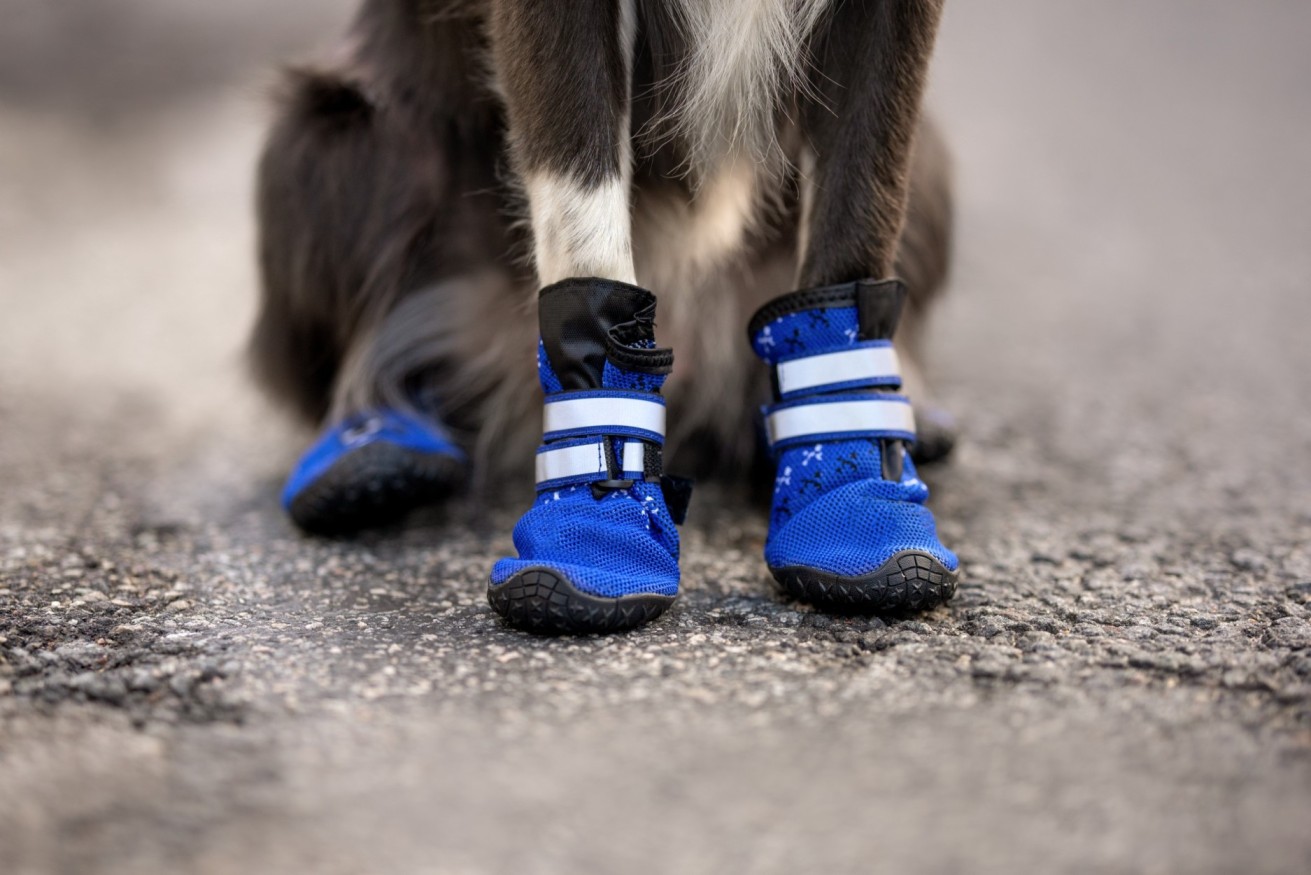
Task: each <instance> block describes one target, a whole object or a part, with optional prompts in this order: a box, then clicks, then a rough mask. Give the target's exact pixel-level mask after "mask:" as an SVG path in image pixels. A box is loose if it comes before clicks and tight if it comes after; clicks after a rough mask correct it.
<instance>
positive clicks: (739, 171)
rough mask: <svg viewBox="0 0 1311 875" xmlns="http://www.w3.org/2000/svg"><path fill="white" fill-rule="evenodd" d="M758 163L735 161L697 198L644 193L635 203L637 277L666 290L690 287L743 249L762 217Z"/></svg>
mask: <svg viewBox="0 0 1311 875" xmlns="http://www.w3.org/2000/svg"><path fill="white" fill-rule="evenodd" d="M755 170H756V168H755V166H754V165H753V164H751V163H749V162H746V161H739V162H733V163H731V164H730V165H728V166H726V167H725V168H724V169H722V170H720V171H719V172H717V173H715V174H713V175H712V176H711V177H710V178H709V179H708V180H706V181H705V183H704V185H703V186H702V187H701V189H700V191H698V192H697V195H696V197H695V198H694V199H692V200H690V201H689V200H687V199H686V198H685V197H683V196H682V195H681V194H673V193H662V192H645V193H642V192H639V200H638V201H637V202H636V203H635V205H634V208H635V209H634V216H633V223H634V235H635V237H636V238H637V239H638V240H639V241H641V242H642V244H643V245H642V246H641V247H639V248H638V249H637V251H636V253H635V255H636V263H637V273H638V278H639V279H640V280H641V283H642V284H643V285H645V286H646V287H647V288H653V289H660V290H661V291H665V290H672V289H676V288H680V287H685V286H687V285H689V284H692V283H694V282H695V277H697V276H698V275H700V274H704V273H707V272H710V271H714V270H717V269H719V268H721V267H723V266H724V265H726V264H728V263H730V262H731V261H733V260H734V259H736V258H738V257H740V256H741V254H742V248H743V244H744V242H745V237H746V233H747V231H748V230H749V229H750V228H751V226H752V223H753V222H754V221H755V220H756V219H757V218H758V216H759V211H758V210H757V203H758V200H759V194H758V190H757V189H758V184H759V183H758V180H757V178H756V172H755Z"/></svg>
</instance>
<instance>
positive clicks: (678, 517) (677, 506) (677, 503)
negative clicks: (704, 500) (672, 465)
mask: <svg viewBox="0 0 1311 875" xmlns="http://www.w3.org/2000/svg"><path fill="white" fill-rule="evenodd" d="M660 491H661V492H662V493H664V497H665V507H667V508H669V516H670V517H672V518H673V520H674V525H677V526H681V525H682V524H683V522H684V521H685V520H686V519H687V506H688V505H689V504H691V503H692V480H691V478H688V477H671V476H670V475H668V474H664V475H661V477H660Z"/></svg>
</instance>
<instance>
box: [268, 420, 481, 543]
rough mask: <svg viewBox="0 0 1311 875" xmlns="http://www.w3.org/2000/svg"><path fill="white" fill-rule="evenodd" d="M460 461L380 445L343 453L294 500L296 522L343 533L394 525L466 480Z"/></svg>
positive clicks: (317, 530)
mask: <svg viewBox="0 0 1311 875" xmlns="http://www.w3.org/2000/svg"><path fill="white" fill-rule="evenodd" d="M466 476H467V471H466V466H465V464H464V463H463V462H462V461H460V460H459V459H455V458H452V457H450V456H439V455H434V454H432V453H419V452H415V451H414V450H407V449H405V448H404V447H398V446H396V445H395V444H387V443H376V444H369V445H368V446H365V447H360V448H359V449H358V450H355V451H354V452H351V453H349V454H347V455H346V456H343V457H342V458H341V459H339V460H338V461H337V462H336V464H334V465H333V466H332V467H331V468H329V469H328V470H327V471H326V472H325V473H324V474H323V475H322V476H320V477H319V479H318V480H316V481H314V483H312V484H310V485H309V486H308V487H306V488H305V489H304V490H302V491H301V493H300V494H299V495H297V496H296V497H295V499H293V500H292V502H291V506H290V507H289V508H288V512H289V513H290V514H291V518H292V520H293V521H294V522H295V523H296V525H298V526H300V527H301V528H302V529H304V530H305V531H307V532H310V533H312V534H316V535H328V536H341V535H349V534H353V533H355V532H360V531H363V530H365V529H370V528H375V527H377V526H384V525H388V524H390V523H394V522H396V521H397V520H399V519H401V518H402V517H404V516H405V515H406V514H408V513H410V512H411V511H413V510H415V509H416V508H419V507H423V506H424V505H428V504H434V503H436V502H437V501H440V500H441V499H443V498H445V497H447V496H448V495H450V494H451V493H452V492H454V491H456V490H457V489H458V488H459V487H460V486H462V485H463V484H464V481H465V477H466Z"/></svg>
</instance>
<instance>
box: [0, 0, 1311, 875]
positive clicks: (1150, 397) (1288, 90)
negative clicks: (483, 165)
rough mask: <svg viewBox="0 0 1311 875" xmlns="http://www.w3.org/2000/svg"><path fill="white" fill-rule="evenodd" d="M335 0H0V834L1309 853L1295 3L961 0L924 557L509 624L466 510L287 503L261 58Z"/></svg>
mask: <svg viewBox="0 0 1311 875" xmlns="http://www.w3.org/2000/svg"><path fill="white" fill-rule="evenodd" d="M353 7H354V3H353V2H350V0H281V2H278V3H263V2H256V0H227V2H224V3H212V2H200V0H167V2H166V0H58V2H54V0H0V22H3V24H0V788H3V790H0V870H3V871H6V872H20V873H26V872H56V871H58V872H80V871H113V872H119V871H121V872H134V873H141V872H155V871H161V872H162V871H203V872H229V871H232V872H238V871H283V870H286V871H315V872H373V871H377V872H396V871H415V872H420V871H422V872H428V871H432V872H447V871H458V872H468V871H516V872H536V871H543V872H545V871H598V872H600V871H614V870H615V869H617V868H623V869H628V870H630V871H633V870H637V869H647V868H650V869H653V870H655V869H674V868H677V869H678V870H680V871H687V872H698V871H726V870H727V871H738V870H743V871H745V870H756V871H780V872H783V871H798V870H815V869H821V868H823V869H827V870H830V871H862V872H863V871H872V870H878V869H887V870H889V871H933V872H949V871H962V870H971V869H981V870H991V869H1000V868H1003V867H1004V868H1007V869H1009V870H1012V871H1013V870H1015V869H1016V868H1019V869H1020V870H1021V871H1031V870H1034V869H1037V868H1038V866H1039V865H1041V866H1042V868H1043V869H1045V870H1048V871H1145V872H1167V871H1192V872H1230V871H1238V870H1242V871H1250V872H1305V871H1307V870H1308V868H1309V867H1311V837H1309V834H1308V833H1307V830H1306V825H1307V823H1311V622H1309V620H1311V609H1309V608H1308V604H1309V603H1311V410H1309V409H1308V405H1309V402H1311V343H1308V341H1307V336H1308V327H1309V326H1311V245H1308V241H1311V210H1309V209H1308V204H1311V166H1309V164H1308V158H1307V155H1308V146H1307V144H1308V143H1309V142H1311V52H1308V50H1307V47H1308V46H1309V45H1311V5H1309V4H1307V3H1306V2H1304V0H1252V2H1246V3H1241V4H1240V3H1234V2H1231V0H1153V2H1148V3H1144V2H1137V0H1067V2H1061V3H1050V2H1042V0H960V2H953V3H948V11H947V14H946V18H945V23H944V27H943V31H942V35H941V40H940V43H939V51H938V59H937V62H936V66H935V68H934V74H933V86H932V94H931V98H930V105H931V108H932V111H933V112H935V114H937V115H938V116H939V117H940V119H941V120H942V122H943V125H944V127H945V129H946V130H947V132H948V134H949V137H950V140H951V143H952V145H953V148H954V151H955V155H956V166H957V179H958V194H959V215H958V228H959V241H958V243H959V246H958V253H957V261H956V268H955V275H954V280H953V283H952V287H951V291H950V294H949V297H948V300H947V301H946V302H945V304H944V306H943V308H942V309H941V311H940V312H939V313H938V315H937V317H936V319H935V323H934V329H933V331H932V336H931V344H930V349H931V366H932V374H933V376H934V377H935V378H936V382H937V384H938V386H939V389H940V393H941V395H942V397H943V399H944V400H945V401H946V403H947V405H948V406H949V407H950V409H952V410H953V412H955V413H956V414H957V415H958V416H959V417H960V418H961V420H962V421H963V422H964V424H965V428H966V436H965V439H964V441H963V443H962V445H961V447H960V449H959V451H958V453H957V454H956V456H955V458H954V459H953V461H952V462H950V463H949V464H948V465H947V466H945V467H944V468H942V469H939V470H938V471H936V472H934V474H933V476H932V481H931V482H932V484H933V486H934V488H935V498H934V501H935V505H934V506H935V508H936V511H937V514H938V517H939V520H940V521H941V526H942V529H943V531H944V535H945V537H944V540H946V541H947V542H948V543H949V544H951V545H953V546H956V547H958V549H959V552H960V553H961V555H962V558H963V561H964V564H965V575H966V577H965V584H964V586H963V587H962V590H961V593H960V595H959V596H958V597H957V599H956V601H955V602H954V603H953V604H952V605H950V606H949V607H947V608H945V609H942V610H940V611H937V612H934V613H933V614H930V615H928V616H927V617H924V618H920V619H918V620H915V621H910V622H895V621H893V622H884V621H881V620H837V621H834V620H831V619H829V618H823V617H818V616H816V615H814V614H811V613H809V612H808V611H806V610H803V609H800V608H798V607H797V606H795V605H787V604H784V603H781V602H780V600H779V598H778V596H777V595H776V594H775V593H774V592H773V591H772V589H771V587H770V585H769V583H768V579H767V575H766V573H765V570H764V566H763V563H762V562H761V560H760V559H759V545H760V541H761V540H762V538H763V534H764V526H763V523H762V521H760V520H759V519H757V518H756V514H755V512H754V511H753V510H751V509H749V508H743V507H738V506H735V505H733V504H732V503H731V502H724V501H720V500H717V499H716V498H715V497H714V496H713V495H712V496H711V497H710V499H709V501H703V502H702V503H701V504H700V506H694V514H693V518H692V521H691V522H692V525H691V526H690V528H689V531H688V535H687V553H686V556H685V560H684V569H685V571H684V573H685V578H686V580H687V581H688V583H687V587H688V591H687V594H686V595H685V597H684V599H683V602H682V608H681V609H680V610H679V611H677V612H675V613H674V614H673V615H672V616H671V617H670V618H669V620H667V621H664V622H662V623H657V624H656V625H655V626H654V627H652V628H651V629H649V630H644V631H642V632H640V633H637V634H635V635H631V636H627V637H625V638H621V639H603V640H590V639H589V640H585V641H575V642H536V641H528V640H525V639H522V638H520V637H519V636H516V635H514V634H512V633H509V632H507V631H505V630H503V629H501V628H500V627H499V626H498V625H497V624H496V623H495V622H494V620H493V617H492V615H491V614H490V612H489V611H488V609H487V608H486V606H485V604H484V603H483V601H482V599H483V596H482V580H483V575H484V574H485V573H486V569H487V568H488V567H489V566H490V563H491V561H492V559H493V558H494V557H495V556H497V555H500V554H501V552H502V551H503V550H504V549H505V548H506V547H507V546H508V538H507V537H506V536H507V534H508V531H509V519H512V518H508V519H507V520H493V521H491V522H490V523H489V524H486V525H479V524H474V523H469V522H468V521H467V520H466V519H465V518H464V516H463V512H462V511H461V510H460V509H459V508H458V507H457V508H456V509H453V510H451V511H449V512H448V513H446V514H445V515H438V516H437V517H435V518H433V519H431V520H428V521H427V522H426V523H422V524H420V525H418V526H416V527H412V528H411V529H408V530H406V531H404V532H392V533H384V534H382V535H379V536H376V537H371V538H368V539H366V540H364V541H363V542H360V543H356V544H336V543H324V542H313V541H308V540H305V539H303V538H301V537H299V536H298V535H296V534H295V533H294V532H293V531H292V530H291V528H290V526H289V524H287V523H286V522H285V521H284V520H283V519H282V517H281V514H280V512H279V510H278V508H277V506H276V488H277V485H278V483H279V480H280V478H281V477H282V476H283V474H284V472H285V470H286V469H287V466H288V465H289V464H290V462H291V461H292V459H293V458H294V456H295V454H296V452H297V451H298V450H299V448H300V446H301V444H302V442H303V441H305V440H306V438H307V436H306V435H303V434H299V433H297V432H296V431H295V430H294V429H293V428H292V427H291V426H290V425H289V424H288V423H287V422H285V421H284V420H283V418H282V417H281V415H280V414H279V413H277V412H276V411H272V410H270V409H268V408H267V407H266V406H265V404H264V402H262V401H261V400H260V398H259V396H258V394H257V392H256V391H255V389H254V388H253V386H252V385H251V384H250V382H249V381H248V380H247V378H246V375H245V372H244V364H243V360H242V345H243V343H244V334H245V332H246V330H247V329H248V327H249V324H250V322H251V319H252V318H253V314H254V302H255V294H256V279H255V272H254V252H253V241H254V229H253V221H252V207H251V195H252V189H253V167H254V161H255V159H256V155H257V152H258V149H259V146H260V141H261V136H262V132H263V130H264V128H265V126H266V124H267V122H268V120H269V118H270V115H271V105H270V101H269V94H270V92H271V90H272V86H273V84H274V83H275V82H276V67H277V65H278V64H279V63H280V62H282V61H285V60H293V59H297V58H304V57H306V56H308V55H311V54H313V53H314V52H316V51H319V50H321V49H323V48H325V47H330V46H331V45H332V44H333V42H334V41H335V40H336V39H338V37H339V36H340V34H341V33H342V31H343V30H344V28H345V26H346V24H347V23H348V21H349V18H350V16H351V14H352V13H353V11H354V9H353Z"/></svg>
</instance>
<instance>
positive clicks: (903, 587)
mask: <svg viewBox="0 0 1311 875" xmlns="http://www.w3.org/2000/svg"><path fill="white" fill-rule="evenodd" d="M770 571H771V572H773V574H774V579H775V580H777V581H778V582H779V584H780V585H781V586H782V587H783V589H784V590H786V591H787V593H788V594H789V595H791V596H792V597H793V598H795V599H798V600H800V601H803V602H806V603H808V604H812V605H814V606H815V607H817V608H819V609H820V610H821V611H826V612H829V613H834V614H906V613H912V612H915V611H927V610H928V609H929V608H936V607H937V606H938V605H940V604H942V603H944V602H946V601H947V600H948V599H950V598H951V597H952V596H953V595H955V594H956V579H957V573H956V572H955V571H948V570H947V568H946V567H945V566H944V565H943V564H942V563H941V562H939V561H938V560H937V559H934V558H933V557H932V556H930V555H929V554H927V553H921V552H919V551H918V550H903V551H902V552H900V553H897V554H896V555H894V556H893V557H892V558H891V559H889V560H888V561H887V562H885V563H883V565H882V567H880V568H879V569H878V570H877V571H874V572H871V573H870V574H866V575H865V576H863V577H841V576H839V575H836V574H831V573H829V572H827V571H820V570H819V569H817V568H807V567H805V566H790V567H787V568H771V569H770Z"/></svg>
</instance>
